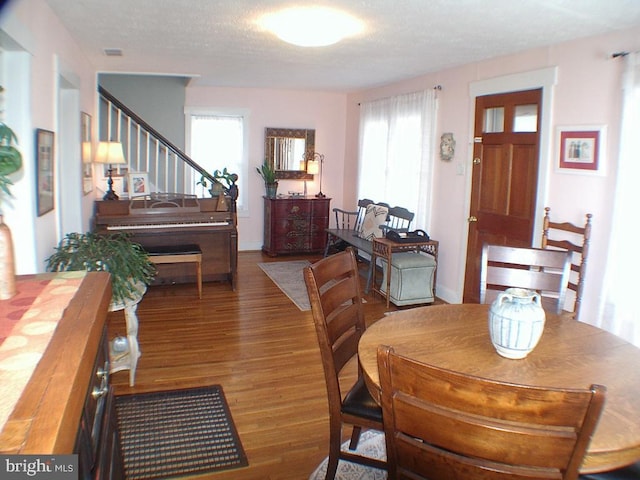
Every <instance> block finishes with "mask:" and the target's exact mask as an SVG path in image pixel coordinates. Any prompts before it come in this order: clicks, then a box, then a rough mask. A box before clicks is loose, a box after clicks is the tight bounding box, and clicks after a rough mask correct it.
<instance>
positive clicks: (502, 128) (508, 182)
mask: <svg viewBox="0 0 640 480" xmlns="http://www.w3.org/2000/svg"><path fill="white" fill-rule="evenodd" d="M541 97H542V90H541V89H537V90H527V91H522V92H514V93H505V94H497V95H486V96H481V97H477V98H476V112H475V128H474V143H473V176H472V186H471V205H470V210H469V217H468V226H469V238H468V244H467V262H466V270H465V282H464V298H463V301H464V302H469V303H478V302H479V301H480V255H481V251H482V245H483V244H484V243H492V244H498V245H513V246H526V247H529V246H531V244H532V235H533V226H534V224H535V207H536V193H537V188H538V164H539V150H540V149H539V142H540V116H541V115H540V102H541Z"/></svg>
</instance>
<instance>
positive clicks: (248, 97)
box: [186, 87, 355, 250]
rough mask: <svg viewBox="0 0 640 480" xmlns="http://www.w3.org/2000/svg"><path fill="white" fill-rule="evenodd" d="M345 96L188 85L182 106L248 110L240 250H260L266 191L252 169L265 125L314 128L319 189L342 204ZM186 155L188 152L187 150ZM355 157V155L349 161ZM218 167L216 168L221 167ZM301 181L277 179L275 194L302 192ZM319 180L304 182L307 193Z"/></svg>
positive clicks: (259, 153)
mask: <svg viewBox="0 0 640 480" xmlns="http://www.w3.org/2000/svg"><path fill="white" fill-rule="evenodd" d="M345 101H346V95H345V94H337V93H326V92H313V91H298V90H269V89H253V88H215V87H188V88H187V100H186V108H190V107H193V108H196V107H197V108H234V109H238V108H241V109H246V110H247V111H249V163H250V165H249V171H248V175H247V178H246V181H247V183H246V184H245V185H246V187H245V188H248V189H249V199H248V202H249V211H248V213H247V214H246V215H244V216H239V218H238V242H239V249H240V250H259V249H261V248H262V243H263V242H262V239H263V228H262V227H263V223H264V222H263V215H264V213H263V212H264V204H263V198H262V196H263V195H264V194H265V189H264V184H263V182H262V178H261V177H260V176H259V175H258V173H257V172H256V167H257V166H259V165H261V164H262V162H263V161H264V129H265V128H267V127H273V128H304V129H315V131H316V143H315V145H316V151H317V152H320V153H322V154H323V155H324V157H325V162H324V172H323V180H322V191H323V193H325V194H326V195H327V197H329V198H331V199H332V201H331V205H332V206H342V205H343V201H342V195H343V184H342V175H341V172H342V170H343V166H344V163H345V157H344V152H345V124H346V118H345V114H346V105H345ZM187 153H189V152H187ZM352 160H355V159H352ZM224 166H225V165H219V166H218V167H217V168H223V167H224ZM303 188H304V186H303V181H302V180H280V181H279V186H278V192H279V193H284V194H286V193H287V192H289V191H295V192H302V191H303ZM318 188H319V181H318V178H317V177H316V180H315V181H308V182H307V191H308V194H309V195H312V194H315V193H317V192H318Z"/></svg>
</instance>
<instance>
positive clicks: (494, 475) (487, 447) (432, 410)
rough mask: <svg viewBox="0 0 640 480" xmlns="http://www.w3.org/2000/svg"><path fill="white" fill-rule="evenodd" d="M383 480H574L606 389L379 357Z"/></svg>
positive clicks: (381, 350)
mask: <svg viewBox="0 0 640 480" xmlns="http://www.w3.org/2000/svg"><path fill="white" fill-rule="evenodd" d="M377 356H378V357H377V359H378V371H379V374H380V387H381V391H382V409H383V419H384V430H385V441H386V446H387V464H388V472H389V476H388V478H389V479H390V480H393V479H413V480H418V479H429V480H450V479H454V478H458V479H482V480H507V479H510V480H511V479H514V478H516V479H525V478H526V479H528V480H542V479H552V478H553V479H562V480H575V479H576V478H578V469H579V467H580V465H581V464H582V460H583V457H584V455H585V452H586V450H587V447H588V444H589V441H590V438H591V435H592V433H593V431H594V429H595V427H596V424H597V422H598V419H599V417H600V414H601V412H602V408H603V406H604V400H605V394H606V388H605V387H603V386H600V385H591V386H590V387H589V388H585V389H560V388H540V387H534V386H528V385H517V384H511V383H503V382H498V381H493V380H488V379H484V378H479V377H474V376H471V375H466V374H462V373H458V372H453V371H450V370H445V369H442V368H439V367H435V366H432V365H428V364H425V363H421V362H418V361H416V360H412V359H410V358H407V357H404V356H402V355H399V354H396V353H394V351H393V349H392V348H391V347H388V346H383V345H381V346H379V347H378V352H377Z"/></svg>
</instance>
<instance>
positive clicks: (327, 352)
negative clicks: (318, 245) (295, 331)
mask: <svg viewBox="0 0 640 480" xmlns="http://www.w3.org/2000/svg"><path fill="white" fill-rule="evenodd" d="M304 280H305V284H306V287H307V292H308V294H309V301H310V303H311V311H312V314H313V321H314V324H315V328H316V334H317V337H318V344H319V346H320V355H321V357H322V366H323V369H324V376H325V382H326V387H327V399H328V403H329V459H328V465H327V475H326V479H327V480H330V479H333V478H334V476H335V473H336V470H337V468H338V461H339V460H346V461H349V462H355V463H360V464H363V465H368V466H371V467H376V468H380V469H386V463H385V462H384V461H381V460H379V459H374V458H370V457H366V456H362V455H359V454H358V453H357V452H355V449H356V447H357V445H358V440H359V438H360V432H361V431H362V429H363V428H365V429H374V430H379V431H382V429H383V427H382V409H381V408H380V406H379V405H378V404H377V403H376V402H375V400H374V399H373V397H372V396H371V394H370V393H369V391H368V390H367V387H366V385H365V383H364V377H363V373H362V368H361V366H360V362H359V360H358V342H359V340H360V337H361V336H362V334H363V333H364V331H365V328H366V326H365V320H364V312H363V308H362V294H361V290H360V280H359V275H358V265H357V263H356V257H355V253H354V251H353V248H352V247H349V248H347V249H346V250H345V251H343V252H339V253H336V254H335V255H331V256H329V257H325V258H323V259H322V260H319V261H318V262H316V263H314V264H313V265H310V266H308V267H305V269H304ZM354 359H355V362H356V363H355V368H356V370H357V380H356V382H355V383H354V385H353V386H352V387H351V388H350V389H349V391H348V392H346V394H343V391H342V389H341V384H340V376H341V374H344V372H345V371H346V370H347V369H346V368H345V367H347V366H348V365H351V366H353V365H354V364H353V360H354ZM344 425H351V426H352V427H353V429H352V434H351V441H350V444H349V448H348V450H342V449H341V444H342V431H343V426H344Z"/></svg>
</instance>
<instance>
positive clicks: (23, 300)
mask: <svg viewBox="0 0 640 480" xmlns="http://www.w3.org/2000/svg"><path fill="white" fill-rule="evenodd" d="M85 275H86V272H63V273H60V274H58V275H56V276H55V278H53V279H51V278H50V277H48V278H44V277H42V276H40V275H25V276H21V277H19V279H18V285H17V286H18V293H17V295H16V296H14V297H13V298H11V299H9V300H2V301H0V430H2V428H3V426H4V424H5V422H6V421H7V419H8V418H9V415H10V414H11V412H12V411H13V408H14V406H15V404H16V402H17V401H18V399H19V398H20V395H21V394H22V390H23V389H24V387H25V385H26V384H27V383H28V382H29V379H30V378H31V375H32V373H33V371H34V370H35V368H36V366H37V365H38V362H39V361H40V358H41V357H42V354H43V353H44V351H45V350H46V348H47V345H48V344H49V341H50V340H51V337H52V336H53V332H54V331H55V329H56V326H57V324H58V321H59V320H60V319H61V318H62V315H63V313H64V310H65V308H66V307H67V305H68V304H69V302H70V301H71V299H72V298H73V296H74V295H75V293H76V292H77V291H78V288H79V286H80V284H81V283H82V280H83V279H84V277H85Z"/></svg>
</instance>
